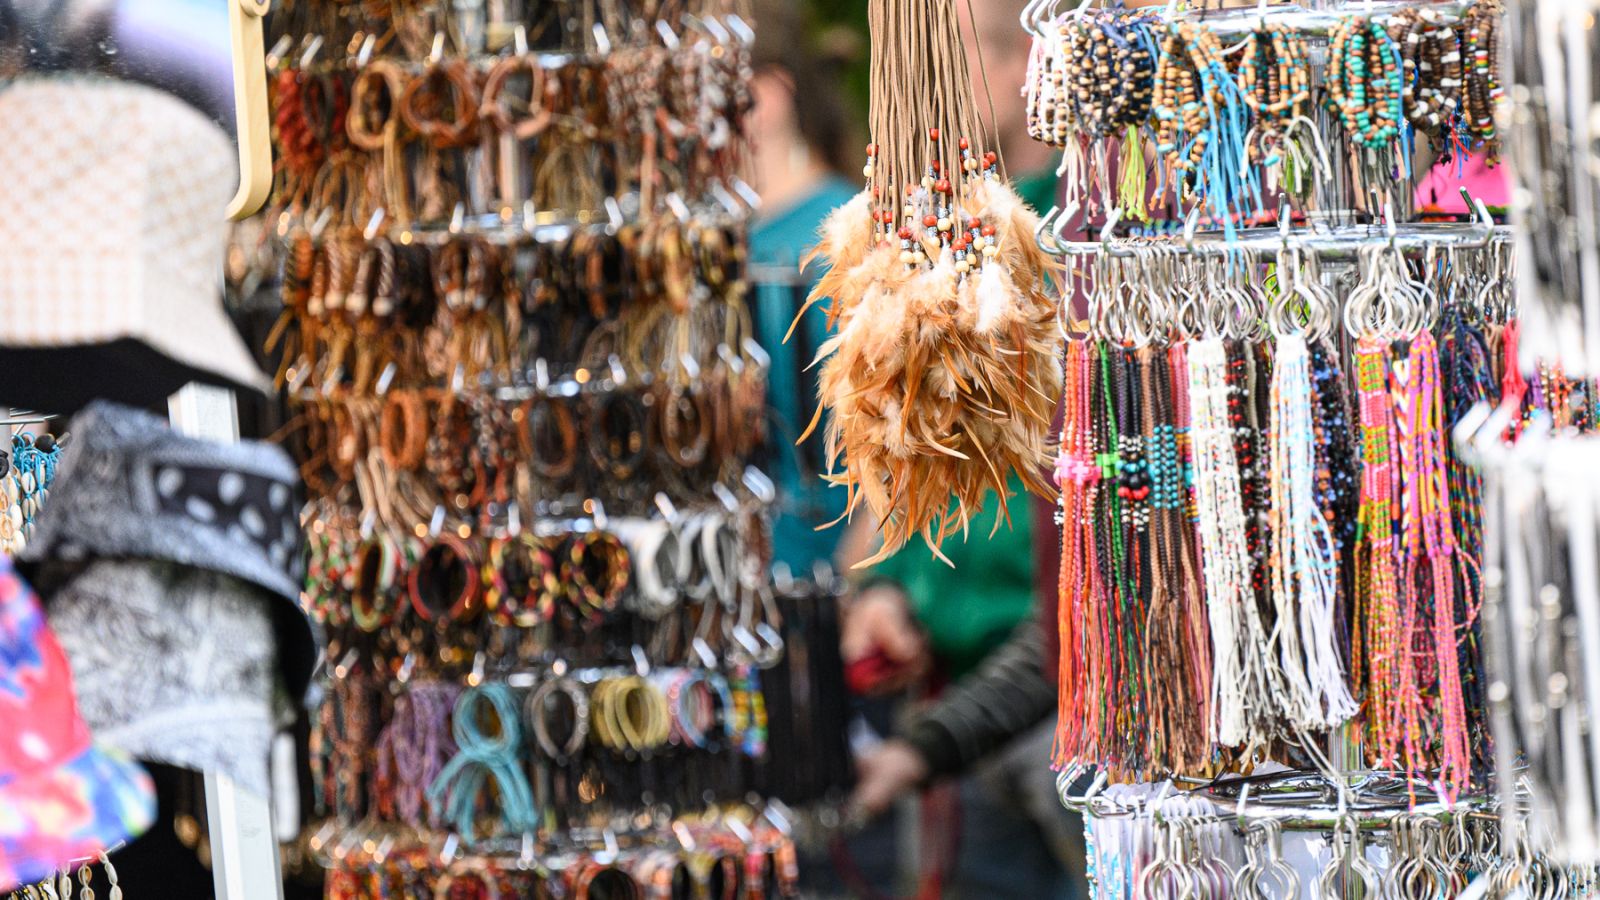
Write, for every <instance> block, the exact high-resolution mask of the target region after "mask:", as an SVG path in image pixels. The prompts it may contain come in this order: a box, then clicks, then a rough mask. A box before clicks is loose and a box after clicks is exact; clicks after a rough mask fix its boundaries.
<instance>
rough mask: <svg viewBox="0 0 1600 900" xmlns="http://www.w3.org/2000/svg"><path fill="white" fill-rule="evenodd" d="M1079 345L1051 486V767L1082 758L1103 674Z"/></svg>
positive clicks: (1070, 362) (1087, 410)
mask: <svg viewBox="0 0 1600 900" xmlns="http://www.w3.org/2000/svg"><path fill="white" fill-rule="evenodd" d="M1091 355H1092V353H1091V350H1090V346H1089V344H1088V343H1087V342H1086V341H1077V340H1075V341H1069V342H1068V344H1067V354H1066V367H1065V378H1064V389H1063V398H1064V402H1063V406H1062V424H1061V455H1060V457H1059V458H1058V460H1057V463H1056V482H1057V484H1058V485H1059V486H1060V487H1061V513H1062V523H1061V524H1062V529H1061V539H1062V544H1061V581H1060V590H1061V603H1060V606H1059V619H1060V621H1059V626H1060V634H1061V659H1060V667H1059V674H1060V692H1059V707H1060V715H1059V717H1058V720H1057V728H1056V746H1055V760H1056V762H1057V764H1060V765H1065V764H1067V763H1068V762H1071V761H1076V760H1078V759H1081V758H1084V757H1085V756H1086V755H1087V754H1086V741H1087V739H1088V736H1087V732H1088V731H1089V730H1090V728H1091V727H1092V725H1093V724H1094V722H1093V718H1092V711H1091V710H1089V709H1087V708H1086V701H1087V699H1088V698H1090V697H1097V696H1100V694H1099V691H1101V690H1102V689H1103V674H1102V672H1101V670H1100V669H1099V667H1098V666H1099V664H1100V663H1101V662H1102V661H1103V658H1104V656H1103V654H1102V653H1101V652H1099V646H1100V645H1099V644H1098V639H1099V637H1100V623H1101V613H1102V610H1103V609H1104V598H1103V596H1102V595H1101V592H1100V587H1101V586H1100V579H1099V572H1100V569H1099V566H1098V564H1097V558H1096V557H1097V554H1096V553H1095V518H1094V515H1093V508H1094V505H1095V503H1094V499H1095V494H1096V493H1097V492H1098V491H1099V486H1100V468H1099V466H1098V465H1096V463H1095V459H1094V434H1093V425H1092V421H1091V415H1092V412H1091V395H1092V394H1091V392H1092V390H1093V369H1092V361H1091Z"/></svg>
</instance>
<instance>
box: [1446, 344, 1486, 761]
mask: <svg viewBox="0 0 1600 900" xmlns="http://www.w3.org/2000/svg"><path fill="white" fill-rule="evenodd" d="M1439 361H1440V368H1441V370H1442V371H1443V372H1444V373H1445V378H1444V383H1445V387H1446V389H1445V414H1446V416H1447V423H1448V427H1449V428H1450V429H1454V428H1455V426H1456V423H1458V422H1459V421H1460V420H1461V418H1462V417H1463V416H1465V415H1466V414H1467V412H1468V411H1469V410H1470V409H1472V407H1473V406H1475V405H1476V404H1478V403H1487V402H1489V401H1490V400H1491V398H1493V397H1494V394H1495V386H1494V377H1493V372H1492V367H1491V365H1490V362H1489V348H1488V345H1487V343H1486V342H1485V340H1484V338H1483V335H1482V334H1481V333H1480V332H1479V331H1478V330H1477V329H1475V328H1474V327H1472V326H1471V325H1469V324H1468V323H1467V322H1466V321H1465V320H1464V319H1463V318H1462V317H1461V315H1459V313H1455V314H1452V315H1451V317H1450V319H1449V320H1448V322H1447V324H1446V327H1445V330H1444V340H1443V341H1442V342H1441V343H1440V348H1439ZM1446 450H1447V451H1451V450H1452V448H1451V447H1450V445H1446ZM1448 474H1449V483H1450V511H1451V519H1452V522H1453V523H1454V526H1455V535H1456V553H1457V555H1458V557H1459V559H1460V560H1461V568H1462V573H1461V574H1462V577H1461V578H1460V580H1459V581H1458V583H1457V588H1456V603H1455V607H1456V608H1455V614H1456V617H1457V620H1458V621H1462V622H1466V623H1467V633H1466V635H1465V639H1464V640H1462V641H1461V642H1460V652H1459V656H1460V666H1461V672H1462V691H1463V697H1462V699H1463V702H1464V703H1465V704H1466V712H1467V731H1468V735H1469V742H1470V744H1471V745H1472V748H1473V754H1472V755H1473V765H1474V767H1481V766H1485V765H1487V764H1488V762H1489V757H1488V751H1487V747H1486V746H1485V745H1486V742H1487V735H1488V722H1487V715H1486V710H1485V707H1484V694H1483V688H1484V686H1483V684H1482V681H1481V679H1480V678H1479V673H1481V672H1482V671H1483V657H1482V649H1481V648H1482V646H1483V644H1482V627H1481V623H1480V620H1479V618H1478V608H1477V602H1476V601H1477V600H1479V598H1481V597H1482V591H1483V580H1482V577H1481V569H1482V563H1483V479H1482V477H1481V476H1480V475H1479V474H1478V472H1477V470H1476V469H1474V468H1473V467H1471V466H1469V465H1467V464H1466V463H1465V462H1463V461H1462V460H1461V459H1460V458H1459V457H1458V456H1457V455H1456V454H1455V453H1454V452H1449V455H1448Z"/></svg>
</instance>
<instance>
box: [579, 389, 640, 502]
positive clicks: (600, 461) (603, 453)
mask: <svg viewBox="0 0 1600 900" xmlns="http://www.w3.org/2000/svg"><path fill="white" fill-rule="evenodd" d="M593 403H594V405H593V407H592V410H591V413H590V416H589V428H590V431H589V455H590V456H591V457H592V458H593V459H594V461H595V463H596V464H597V465H598V466H600V468H601V470H602V471H604V472H605V473H606V474H607V475H610V476H611V477H612V478H614V479H616V480H617V481H619V482H621V481H627V480H628V479H630V478H632V477H633V475H634V473H635V472H637V471H638V469H639V465H640V463H642V462H644V457H645V450H646V448H645V439H644V433H645V429H646V428H648V427H649V424H650V423H649V413H648V412H647V411H646V410H645V407H644V403H643V402H642V401H641V400H640V399H639V397H638V396H637V395H635V394H634V393H632V392H630V391H627V390H623V389H620V388H619V389H616V390H612V391H609V392H607V393H604V394H601V395H599V396H598V398H597V399H595V400H594V401H593ZM613 416H621V417H622V424H623V425H624V426H625V427H627V428H628V431H627V433H626V434H623V435H617V434H616V433H614V432H613V431H612V430H611V429H610V428H608V427H607V425H608V423H610V420H611V418H612V417H613Z"/></svg>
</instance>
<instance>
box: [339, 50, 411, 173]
mask: <svg viewBox="0 0 1600 900" xmlns="http://www.w3.org/2000/svg"><path fill="white" fill-rule="evenodd" d="M405 85H406V74H405V72H404V70H402V69H401V68H400V66H399V65H398V64H396V63H394V62H391V61H390V60H386V59H375V60H372V61H371V62H369V63H367V66H366V68H364V69H362V70H361V71H360V72H357V73H356V77H355V80H354V81H352V82H351V84H350V109H349V111H348V112H346V113H345V117H344V131H345V135H346V136H347V137H349V138H350V143H352V144H354V145H355V146H356V147H358V148H360V149H362V150H367V151H371V152H376V151H380V150H382V149H383V148H384V145H385V144H386V143H387V142H388V141H389V140H390V139H391V138H393V137H394V136H395V135H396V134H397V133H398V130H399V128H400V120H401V118H402V117H401V114H400V98H401V97H402V96H404V94H405Z"/></svg>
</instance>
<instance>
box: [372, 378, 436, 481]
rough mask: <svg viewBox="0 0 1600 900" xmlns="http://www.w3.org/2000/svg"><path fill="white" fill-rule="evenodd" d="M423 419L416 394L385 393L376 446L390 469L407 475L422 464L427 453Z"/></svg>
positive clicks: (424, 410)
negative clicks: (386, 395)
mask: <svg viewBox="0 0 1600 900" xmlns="http://www.w3.org/2000/svg"><path fill="white" fill-rule="evenodd" d="M427 418H428V409H427V404H426V402H425V401H424V400H423V399H422V395H421V394H420V393H418V392H417V391H414V390H410V389H405V388H398V389H395V390H392V391H390V392H389V396H388V397H387V398H386V399H385V400H384V403H383V412H382V413H381V415H380V418H379V427H378V447H379V449H380V450H381V451H382V453H383V461H384V464H385V465H386V466H388V467H389V468H390V469H391V470H393V471H396V472H410V471H414V470H415V469H416V468H417V467H419V466H421V465H422V461H423V459H424V458H425V457H426V456H427V453H428V422H427Z"/></svg>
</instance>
